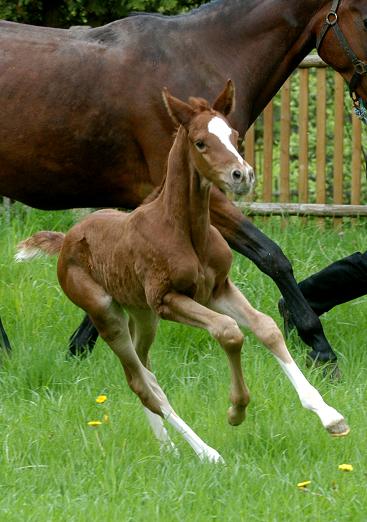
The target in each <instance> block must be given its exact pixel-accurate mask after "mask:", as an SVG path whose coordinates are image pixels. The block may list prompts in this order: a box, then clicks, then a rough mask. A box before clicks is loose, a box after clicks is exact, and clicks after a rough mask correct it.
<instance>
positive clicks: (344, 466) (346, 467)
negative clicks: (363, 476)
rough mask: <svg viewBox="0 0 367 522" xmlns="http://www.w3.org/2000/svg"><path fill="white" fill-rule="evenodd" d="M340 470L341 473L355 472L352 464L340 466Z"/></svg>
mask: <svg viewBox="0 0 367 522" xmlns="http://www.w3.org/2000/svg"><path fill="white" fill-rule="evenodd" d="M338 469H340V471H353V466H352V464H339V466H338Z"/></svg>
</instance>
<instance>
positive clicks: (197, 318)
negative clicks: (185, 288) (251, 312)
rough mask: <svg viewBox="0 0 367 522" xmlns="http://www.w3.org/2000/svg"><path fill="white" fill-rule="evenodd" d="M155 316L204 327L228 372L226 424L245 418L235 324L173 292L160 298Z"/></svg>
mask: <svg viewBox="0 0 367 522" xmlns="http://www.w3.org/2000/svg"><path fill="white" fill-rule="evenodd" d="M159 314H160V316H161V317H163V318H165V319H170V320H172V321H177V322H179V323H184V324H189V325H191V326H196V327H198V328H204V329H205V330H207V331H208V332H209V333H210V334H211V335H212V336H213V337H214V338H215V339H216V340H217V341H218V342H219V344H220V345H221V346H222V348H223V349H224V351H225V352H226V354H227V357H228V362H229V367H230V371H231V389H230V401H231V402H232V406H231V407H230V408H229V410H228V421H229V423H230V424H232V425H238V424H240V423H241V422H242V421H243V420H244V418H245V412H246V407H247V405H248V403H249V400H250V397H249V392H248V389H247V386H246V384H245V382H244V379H243V374H242V368H241V348H242V343H243V334H242V332H241V330H240V329H239V328H238V325H237V323H236V322H235V321H234V320H233V319H231V318H230V317H228V316H226V315H221V314H218V313H216V312H213V311H212V310H210V309H209V308H206V307H205V306H202V305H200V304H199V303H197V302H196V301H193V300H192V299H190V298H189V297H187V296H185V295H181V294H177V293H174V292H171V293H169V294H167V295H166V296H165V297H164V299H163V303H162V305H161V307H160V309H159Z"/></svg>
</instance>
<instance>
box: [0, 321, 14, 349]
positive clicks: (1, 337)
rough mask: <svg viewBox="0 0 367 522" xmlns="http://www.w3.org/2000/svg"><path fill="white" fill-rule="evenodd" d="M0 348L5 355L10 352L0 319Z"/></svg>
mask: <svg viewBox="0 0 367 522" xmlns="http://www.w3.org/2000/svg"><path fill="white" fill-rule="evenodd" d="M0 347H1V349H3V350H4V349H5V351H6V352H7V353H10V352H11V346H10V342H9V339H8V336H7V335H6V331H5V329H4V327H3V323H2V322H1V319H0Z"/></svg>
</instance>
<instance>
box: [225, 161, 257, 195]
mask: <svg viewBox="0 0 367 522" xmlns="http://www.w3.org/2000/svg"><path fill="white" fill-rule="evenodd" d="M254 182H255V173H254V169H253V168H252V167H251V166H250V165H249V164H248V163H246V162H245V163H244V164H243V165H241V166H236V167H235V168H233V169H232V170H231V173H230V183H229V185H230V190H231V192H234V193H235V194H248V193H250V192H251V190H252V188H253V185H254Z"/></svg>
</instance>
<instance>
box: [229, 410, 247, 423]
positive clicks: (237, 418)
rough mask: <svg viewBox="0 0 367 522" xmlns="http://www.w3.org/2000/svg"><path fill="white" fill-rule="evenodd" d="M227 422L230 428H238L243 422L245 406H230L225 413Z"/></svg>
mask: <svg viewBox="0 0 367 522" xmlns="http://www.w3.org/2000/svg"><path fill="white" fill-rule="evenodd" d="M227 417H228V422H229V424H231V425H232V426H238V425H239V424H241V422H243V421H244V420H245V417H246V406H231V407H230V408H228V411H227Z"/></svg>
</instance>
